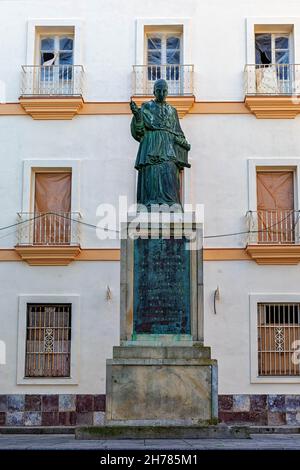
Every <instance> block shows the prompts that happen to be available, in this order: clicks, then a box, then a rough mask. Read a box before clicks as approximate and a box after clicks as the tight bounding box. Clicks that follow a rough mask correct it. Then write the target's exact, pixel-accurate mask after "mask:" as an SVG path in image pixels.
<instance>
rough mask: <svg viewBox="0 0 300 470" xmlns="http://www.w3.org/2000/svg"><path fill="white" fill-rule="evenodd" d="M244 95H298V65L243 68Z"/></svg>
mask: <svg viewBox="0 0 300 470" xmlns="http://www.w3.org/2000/svg"><path fill="white" fill-rule="evenodd" d="M244 83H245V95H300V65H298V64H259V65H246V66H245V75H244Z"/></svg>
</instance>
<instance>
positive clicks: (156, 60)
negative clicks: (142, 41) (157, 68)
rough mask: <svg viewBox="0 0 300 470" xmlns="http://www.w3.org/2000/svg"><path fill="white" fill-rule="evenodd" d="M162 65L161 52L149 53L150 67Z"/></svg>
mask: <svg viewBox="0 0 300 470" xmlns="http://www.w3.org/2000/svg"><path fill="white" fill-rule="evenodd" d="M160 64H161V52H159V51H148V65H160Z"/></svg>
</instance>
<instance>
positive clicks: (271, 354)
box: [258, 303, 300, 376]
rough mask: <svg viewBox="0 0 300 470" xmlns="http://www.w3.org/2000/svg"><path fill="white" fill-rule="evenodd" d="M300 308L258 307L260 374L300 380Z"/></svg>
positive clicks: (283, 306) (290, 305)
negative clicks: (298, 355) (298, 357)
mask: <svg viewBox="0 0 300 470" xmlns="http://www.w3.org/2000/svg"><path fill="white" fill-rule="evenodd" d="M299 340H300V304H298V303H297V304H294V303H288V304H278V303H271V304H265V303H260V304H258V374H259V375H260V376H275V375H276V376H298V375H300V364H299V362H300V361H298V360H297V354H296V351H297V350H298V349H299V345H300V341H299Z"/></svg>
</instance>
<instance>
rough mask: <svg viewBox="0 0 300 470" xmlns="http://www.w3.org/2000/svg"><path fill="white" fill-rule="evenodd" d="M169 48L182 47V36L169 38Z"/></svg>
mask: <svg viewBox="0 0 300 470" xmlns="http://www.w3.org/2000/svg"><path fill="white" fill-rule="evenodd" d="M167 49H180V38H176V37H170V38H167Z"/></svg>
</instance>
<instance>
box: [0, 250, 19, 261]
mask: <svg viewBox="0 0 300 470" xmlns="http://www.w3.org/2000/svg"><path fill="white" fill-rule="evenodd" d="M0 261H22V258H21V256H20V255H19V254H18V253H17V252H16V250H15V249H9V248H8V249H5V248H1V249H0Z"/></svg>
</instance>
